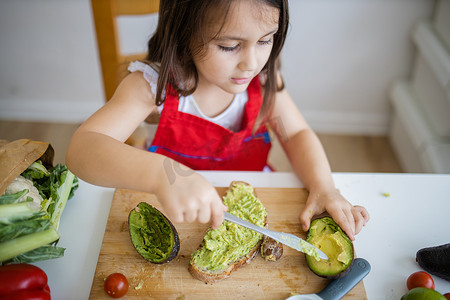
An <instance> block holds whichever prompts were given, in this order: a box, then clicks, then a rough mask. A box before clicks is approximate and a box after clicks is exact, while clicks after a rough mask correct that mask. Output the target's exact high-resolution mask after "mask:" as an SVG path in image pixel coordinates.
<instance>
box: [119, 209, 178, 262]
mask: <svg viewBox="0 0 450 300" xmlns="http://www.w3.org/2000/svg"><path fill="white" fill-rule="evenodd" d="M128 228H129V231H130V236H131V241H132V243H133V246H134V248H135V249H136V250H137V252H138V253H139V254H140V255H141V256H142V257H143V258H145V259H146V260H148V261H149V262H152V263H156V264H162V263H167V262H169V261H171V260H172V259H174V258H175V257H176V256H177V255H178V251H179V250H180V239H179V237H178V232H177V230H176V229H175V227H174V226H173V224H172V223H171V222H170V221H169V219H167V218H166V216H164V214H162V213H161V212H160V211H159V210H157V209H156V208H154V207H153V206H151V205H149V204H148V203H145V202H141V203H139V204H138V205H137V207H135V208H134V209H133V210H132V211H131V212H130V214H129V215H128Z"/></svg>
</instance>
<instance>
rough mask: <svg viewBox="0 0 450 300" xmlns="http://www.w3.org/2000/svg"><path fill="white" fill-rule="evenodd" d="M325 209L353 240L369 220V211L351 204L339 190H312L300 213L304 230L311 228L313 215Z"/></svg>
mask: <svg viewBox="0 0 450 300" xmlns="http://www.w3.org/2000/svg"><path fill="white" fill-rule="evenodd" d="M325 211H327V212H328V213H329V214H330V216H331V217H332V218H333V220H335V221H336V223H337V224H338V225H339V226H341V228H342V230H344V232H345V233H346V234H347V235H348V237H349V238H350V239H351V240H352V241H353V240H355V235H356V234H358V233H359V232H360V231H361V229H362V227H363V226H365V225H366V223H367V222H368V221H369V213H368V212H367V210H366V209H365V208H364V207H362V206H358V205H355V206H353V205H351V204H350V202H348V201H347V200H346V199H345V198H344V197H343V196H342V195H341V194H340V193H339V192H338V191H337V190H333V191H331V192H326V193H322V194H320V193H315V192H310V194H309V197H308V200H307V201H306V206H305V208H304V209H303V211H302V212H301V213H300V224H301V225H302V228H303V230H304V231H307V230H308V229H309V225H310V224H311V218H312V217H313V216H315V215H318V214H321V213H323V212H325Z"/></svg>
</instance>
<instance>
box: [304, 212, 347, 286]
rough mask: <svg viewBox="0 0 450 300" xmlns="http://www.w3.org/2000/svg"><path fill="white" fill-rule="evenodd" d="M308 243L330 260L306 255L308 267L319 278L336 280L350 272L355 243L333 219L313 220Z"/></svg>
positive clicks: (307, 238)
mask: <svg viewBox="0 0 450 300" xmlns="http://www.w3.org/2000/svg"><path fill="white" fill-rule="evenodd" d="M306 241H307V242H309V243H311V244H312V245H314V246H316V247H317V248H319V249H320V250H322V251H323V252H324V253H325V254H326V255H327V256H328V260H323V259H317V258H315V257H313V256H310V255H306V262H307V264H308V267H309V268H310V269H311V271H313V272H314V273H315V274H317V275H318V276H321V277H325V278H329V279H335V278H339V277H341V276H343V275H345V274H346V273H347V272H348V271H349V270H350V267H351V264H352V263H353V243H352V241H351V240H350V239H349V237H348V236H347V235H346V234H345V233H344V231H343V230H342V229H341V227H339V225H337V224H336V222H334V220H333V219H332V218H330V217H323V218H320V219H315V220H313V221H312V222H311V226H310V229H309V231H308V235H307V237H306Z"/></svg>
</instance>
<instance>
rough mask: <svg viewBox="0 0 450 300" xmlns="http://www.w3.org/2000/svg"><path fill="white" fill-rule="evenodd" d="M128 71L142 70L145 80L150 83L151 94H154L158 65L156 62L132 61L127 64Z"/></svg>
mask: <svg viewBox="0 0 450 300" xmlns="http://www.w3.org/2000/svg"><path fill="white" fill-rule="evenodd" d="M128 71H129V72H131V73H134V72H136V71H139V72H142V74H143V76H144V78H145V80H146V81H147V82H148V84H149V85H150V88H151V90H152V93H153V95H156V86H157V83H158V77H159V66H158V65H157V64H151V63H145V62H142V61H134V62H131V63H130V64H129V66H128Z"/></svg>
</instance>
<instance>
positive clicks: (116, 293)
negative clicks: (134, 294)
mask: <svg viewBox="0 0 450 300" xmlns="http://www.w3.org/2000/svg"><path fill="white" fill-rule="evenodd" d="M104 288H105V292H106V293H107V294H108V296H110V297H112V298H120V297H123V296H124V295H125V294H126V293H127V291H128V280H127V278H126V277H125V276H124V275H123V274H121V273H113V274H111V275H109V276H108V277H107V278H106V280H105V285H104Z"/></svg>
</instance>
